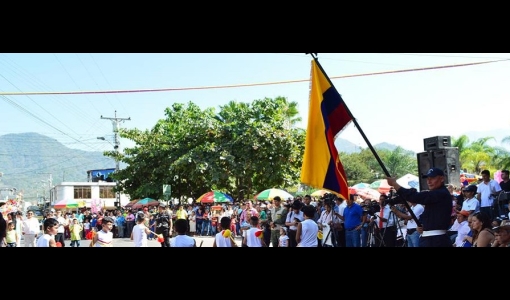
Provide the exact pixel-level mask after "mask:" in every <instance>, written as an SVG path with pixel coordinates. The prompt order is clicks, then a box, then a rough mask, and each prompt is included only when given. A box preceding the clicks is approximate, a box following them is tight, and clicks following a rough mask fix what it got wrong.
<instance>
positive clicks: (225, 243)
mask: <svg viewBox="0 0 510 300" xmlns="http://www.w3.org/2000/svg"><path fill="white" fill-rule="evenodd" d="M219 226H220V232H218V233H217V234H216V236H215V237H214V242H213V247H237V244H236V243H235V242H234V237H233V236H232V234H233V231H230V235H229V236H228V237H225V236H223V233H224V232H225V230H229V229H230V218H229V217H223V218H221V220H220V225H219Z"/></svg>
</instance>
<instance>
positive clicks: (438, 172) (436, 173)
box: [421, 168, 444, 178]
mask: <svg viewBox="0 0 510 300" xmlns="http://www.w3.org/2000/svg"><path fill="white" fill-rule="evenodd" d="M436 176H444V172H443V170H441V169H439V168H432V169H429V170H428V172H427V174H425V175H423V176H422V177H421V178H428V177H436Z"/></svg>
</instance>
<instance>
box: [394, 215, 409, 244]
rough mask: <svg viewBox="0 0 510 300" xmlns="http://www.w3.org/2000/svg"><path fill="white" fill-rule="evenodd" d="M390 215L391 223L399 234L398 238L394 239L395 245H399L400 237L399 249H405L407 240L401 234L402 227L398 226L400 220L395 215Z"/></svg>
mask: <svg viewBox="0 0 510 300" xmlns="http://www.w3.org/2000/svg"><path fill="white" fill-rule="evenodd" d="M392 215H393V222H394V224H396V226H397V233H400V236H397V237H396V242H395V244H396V245H399V237H400V240H402V245H401V246H400V247H407V239H406V238H405V236H404V233H403V232H402V225H400V219H399V218H398V217H397V216H396V215H395V214H392Z"/></svg>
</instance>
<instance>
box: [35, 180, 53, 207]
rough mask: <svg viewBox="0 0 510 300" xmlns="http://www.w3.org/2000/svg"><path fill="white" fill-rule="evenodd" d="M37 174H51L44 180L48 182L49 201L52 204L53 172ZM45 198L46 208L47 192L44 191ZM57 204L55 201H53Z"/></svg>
mask: <svg viewBox="0 0 510 300" xmlns="http://www.w3.org/2000/svg"><path fill="white" fill-rule="evenodd" d="M36 174H45V175H49V178H48V179H47V180H42V181H43V182H48V201H49V205H50V206H51V205H52V203H53V201H52V199H51V198H52V197H51V189H52V188H53V174H52V173H36ZM43 199H44V206H43V207H44V208H46V192H45V193H43ZM53 204H55V203H53Z"/></svg>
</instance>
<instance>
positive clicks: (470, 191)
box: [457, 184, 480, 214]
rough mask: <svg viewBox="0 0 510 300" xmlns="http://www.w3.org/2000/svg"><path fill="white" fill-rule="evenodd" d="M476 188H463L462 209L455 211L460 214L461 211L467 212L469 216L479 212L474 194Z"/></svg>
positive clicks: (471, 186)
mask: <svg viewBox="0 0 510 300" xmlns="http://www.w3.org/2000/svg"><path fill="white" fill-rule="evenodd" d="M477 190H478V188H477V187H476V185H474V184H472V185H468V186H467V187H465V188H464V190H463V191H462V192H463V193H464V201H463V202H462V208H461V210H459V211H457V212H460V211H462V210H465V211H468V212H469V213H470V214H473V213H476V212H479V211H480V201H478V199H476V197H475V196H476V192H477Z"/></svg>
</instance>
